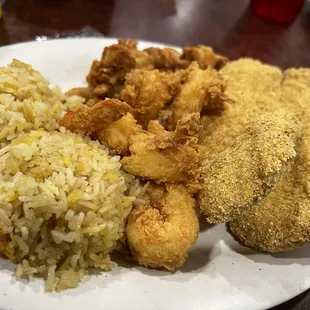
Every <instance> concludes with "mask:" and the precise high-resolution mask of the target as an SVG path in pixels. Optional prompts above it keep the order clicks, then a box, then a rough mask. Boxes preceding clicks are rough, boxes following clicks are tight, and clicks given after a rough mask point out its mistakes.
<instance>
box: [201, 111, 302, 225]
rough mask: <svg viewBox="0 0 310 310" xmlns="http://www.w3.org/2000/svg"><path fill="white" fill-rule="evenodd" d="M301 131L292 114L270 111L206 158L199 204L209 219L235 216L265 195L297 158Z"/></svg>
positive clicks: (216, 220)
mask: <svg viewBox="0 0 310 310" xmlns="http://www.w3.org/2000/svg"><path fill="white" fill-rule="evenodd" d="M298 134H299V126H298V124H297V121H296V119H295V118H294V117H293V115H292V114H290V113H287V112H284V111H283V112H277V113H267V114H264V115H262V116H259V117H258V118H257V119H256V120H255V121H253V122H249V123H248V124H247V125H246V126H245V129H244V130H243V131H242V132H241V134H240V135H239V136H238V137H237V138H236V139H235V140H234V141H233V142H232V144H231V145H230V146H229V147H228V148H227V149H226V150H225V151H223V152H221V153H219V154H218V156H217V158H216V159H215V160H213V161H209V159H208V158H205V159H204V164H203V169H202V171H203V172H202V178H203V181H204V182H203V189H202V190H201V191H200V193H199V204H200V209H201V211H202V213H203V214H204V215H205V216H206V218H207V220H208V222H209V223H220V222H228V221H231V220H234V219H236V218H237V217H238V216H240V215H242V214H244V213H245V212H247V211H248V210H250V208H252V207H253V205H255V203H257V201H259V200H262V199H264V197H266V196H267V195H268V194H269V193H270V192H271V191H272V189H273V188H274V186H275V185H276V184H277V183H278V182H279V181H280V180H281V178H282V177H283V175H284V173H285V172H287V170H288V168H290V166H291V164H292V162H293V160H294V159H295V157H296V152H295V149H294V147H295V140H296V138H297V135H298Z"/></svg>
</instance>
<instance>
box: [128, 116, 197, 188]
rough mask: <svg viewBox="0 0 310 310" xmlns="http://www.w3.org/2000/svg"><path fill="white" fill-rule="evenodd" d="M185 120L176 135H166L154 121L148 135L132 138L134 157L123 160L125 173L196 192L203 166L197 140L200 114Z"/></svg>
mask: <svg viewBox="0 0 310 310" xmlns="http://www.w3.org/2000/svg"><path fill="white" fill-rule="evenodd" d="M186 117H187V118H186V119H183V120H180V122H179V123H178V124H177V129H176V130H175V131H174V132H167V131H165V130H164V128H163V127H162V126H161V125H160V124H159V122H158V121H151V122H150V124H149V131H148V132H140V133H138V134H136V135H132V136H131V137H130V140H129V143H130V147H129V150H130V153H131V155H130V156H127V157H124V158H123V159H122V164H123V166H124V169H125V170H126V171H127V172H129V173H131V174H134V175H136V176H139V177H141V178H144V179H149V180H153V181H155V182H156V183H165V182H169V183H183V184H185V185H187V186H188V187H189V188H191V190H195V189H197V187H198V184H197V183H198V182H199V181H198V180H197V178H198V172H199V168H200V165H201V153H200V147H199V146H198V144H197V137H196V136H197V134H198V132H197V131H196V130H198V128H199V113H193V114H191V115H190V116H186ZM181 132H182V135H181V134H180V133H181ZM183 133H185V134H186V135H183Z"/></svg>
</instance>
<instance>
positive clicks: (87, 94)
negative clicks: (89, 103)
mask: <svg viewBox="0 0 310 310" xmlns="http://www.w3.org/2000/svg"><path fill="white" fill-rule="evenodd" d="M66 95H67V96H68V97H71V96H81V97H83V98H85V99H87V100H88V99H91V97H92V95H93V92H92V89H90V88H88V87H74V88H71V89H70V90H69V91H67V92H66Z"/></svg>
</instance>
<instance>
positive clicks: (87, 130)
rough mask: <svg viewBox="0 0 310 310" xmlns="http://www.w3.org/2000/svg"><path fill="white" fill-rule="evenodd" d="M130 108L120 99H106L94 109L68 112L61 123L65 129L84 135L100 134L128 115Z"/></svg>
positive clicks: (84, 107) (82, 108)
mask: <svg viewBox="0 0 310 310" xmlns="http://www.w3.org/2000/svg"><path fill="white" fill-rule="evenodd" d="M129 110H130V106H129V105H128V104H126V103H125V102H122V101H120V100H118V99H106V100H102V101H100V102H98V103H96V104H95V105H94V106H92V107H88V106H87V105H84V106H82V107H79V108H77V109H75V110H73V111H70V112H67V113H66V114H65V116H64V117H63V119H62V121H61V125H62V126H64V127H65V128H67V129H69V130H71V131H73V132H76V133H80V134H83V135H88V134H92V133H95V132H100V131H101V130H103V129H104V128H106V126H107V125H109V124H111V123H113V122H115V121H117V120H119V119H120V118H121V117H122V116H123V115H125V114H127V112H128V111H129Z"/></svg>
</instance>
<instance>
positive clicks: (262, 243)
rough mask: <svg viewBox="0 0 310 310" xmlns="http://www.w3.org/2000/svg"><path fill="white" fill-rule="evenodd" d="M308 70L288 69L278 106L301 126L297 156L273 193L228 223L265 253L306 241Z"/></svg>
mask: <svg viewBox="0 0 310 310" xmlns="http://www.w3.org/2000/svg"><path fill="white" fill-rule="evenodd" d="M309 102H310V69H289V70H287V71H286V72H285V74H284V78H283V81H282V89H281V98H280V104H281V106H282V107H284V108H286V109H287V110H290V111H292V112H293V113H294V114H295V115H296V116H297V118H298V119H299V121H300V122H301V124H302V135H301V138H300V139H299V140H298V143H297V145H296V150H297V154H298V157H297V159H296V161H295V163H294V164H293V166H292V169H291V171H290V172H289V173H287V174H286V175H285V177H284V178H283V179H282V181H281V182H280V183H279V184H278V185H277V186H276V188H275V190H274V191H273V192H272V193H271V194H270V195H269V196H268V197H267V198H265V199H264V200H263V201H262V202H261V203H259V204H257V205H256V206H255V207H254V208H252V209H251V210H250V211H249V212H247V213H245V214H244V215H242V216H240V217H238V218H237V219H236V220H235V221H233V222H231V223H230V224H229V228H230V230H231V232H232V233H233V234H234V235H235V236H236V237H237V238H239V239H240V240H241V241H242V243H244V244H246V245H248V246H251V247H253V248H255V249H258V250H262V251H267V252H284V251H289V250H293V249H295V248H297V247H299V246H302V245H304V244H306V243H308V242H310V190H309V184H310V183H309V181H310V148H309V145H310V121H309V120H310V112H309Z"/></svg>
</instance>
